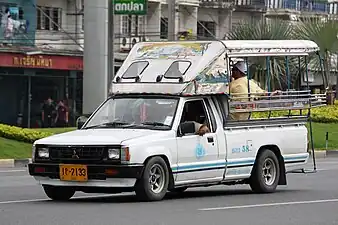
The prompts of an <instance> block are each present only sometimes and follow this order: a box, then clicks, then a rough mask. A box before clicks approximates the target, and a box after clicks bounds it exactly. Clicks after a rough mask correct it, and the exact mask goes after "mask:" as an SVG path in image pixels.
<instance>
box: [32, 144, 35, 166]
mask: <svg viewBox="0 0 338 225" xmlns="http://www.w3.org/2000/svg"><path fill="white" fill-rule="evenodd" d="M35 151H36V147H35V145H34V144H33V146H32V162H34V161H35Z"/></svg>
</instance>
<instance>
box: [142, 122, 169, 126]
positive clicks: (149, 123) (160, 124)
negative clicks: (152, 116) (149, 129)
mask: <svg viewBox="0 0 338 225" xmlns="http://www.w3.org/2000/svg"><path fill="white" fill-rule="evenodd" d="M141 124H142V125H150V126H161V127H170V125H167V124H164V123H160V122H148V121H146V122H143V123H141Z"/></svg>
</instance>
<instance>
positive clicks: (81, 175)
mask: <svg viewBox="0 0 338 225" xmlns="http://www.w3.org/2000/svg"><path fill="white" fill-rule="evenodd" d="M60 180H64V181H88V170H87V166H85V165H70V164H67V165H60Z"/></svg>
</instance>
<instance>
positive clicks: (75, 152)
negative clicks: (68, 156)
mask: <svg viewBox="0 0 338 225" xmlns="http://www.w3.org/2000/svg"><path fill="white" fill-rule="evenodd" d="M79 158H80V157H79V155H78V152H77V151H76V148H75V149H73V155H72V159H79Z"/></svg>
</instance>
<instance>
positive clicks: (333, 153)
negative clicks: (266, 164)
mask: <svg viewBox="0 0 338 225" xmlns="http://www.w3.org/2000/svg"><path fill="white" fill-rule="evenodd" d="M310 155H311V156H312V152H310ZM315 157H316V159H323V158H335V157H338V150H322V151H315ZM31 162H32V159H30V158H29V159H0V168H2V167H6V168H14V167H27V164H28V163H31Z"/></svg>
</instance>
